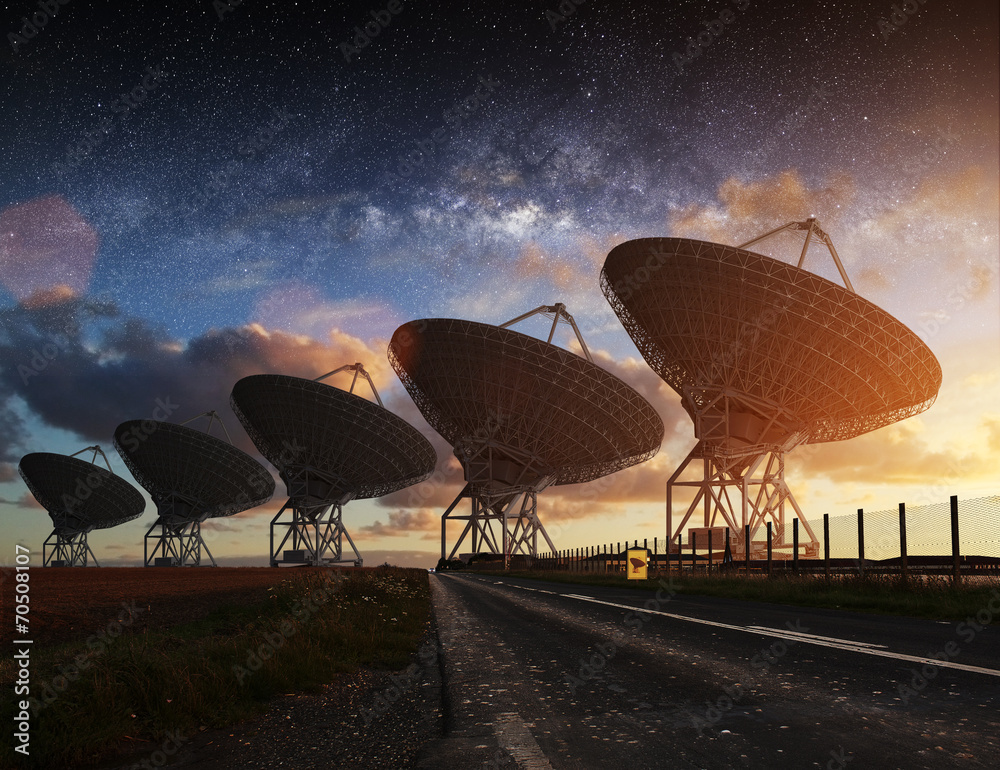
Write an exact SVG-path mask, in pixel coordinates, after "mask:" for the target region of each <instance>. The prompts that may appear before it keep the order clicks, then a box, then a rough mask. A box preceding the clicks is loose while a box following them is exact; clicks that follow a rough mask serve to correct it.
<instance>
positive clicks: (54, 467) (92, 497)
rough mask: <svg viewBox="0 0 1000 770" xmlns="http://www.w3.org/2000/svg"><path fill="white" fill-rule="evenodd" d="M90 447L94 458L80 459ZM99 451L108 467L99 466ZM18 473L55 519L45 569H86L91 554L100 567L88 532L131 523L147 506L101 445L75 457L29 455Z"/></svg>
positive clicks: (46, 547) (44, 554)
mask: <svg viewBox="0 0 1000 770" xmlns="http://www.w3.org/2000/svg"><path fill="white" fill-rule="evenodd" d="M87 451H93V455H92V457H91V460H90V462H87V461H85V460H80V459H77V455H78V454H82V453H83V452H87ZM97 455H100V456H101V457H103V458H104V464H105V465H106V466H107V468H108V469H107V470H104V468H101V467H100V466H99V465H97V462H96V461H97ZM17 472H18V473H20V474H21V478H22V479H24V483H25V484H27V485H28V489H29V490H31V494H32V495H34V497H35V499H36V500H37V501H38V502H39V503H40V504H41V506H42V507H43V508H45V510H47V511H48V512H49V516H50V517H51V519H52V526H53V529H52V533H51V534H50V535H49V536H48V537H47V538H46V539H45V543H44V544H43V546H42V566H43V567H86V566H87V557H88V555H89V556H90V558H92V559H93V560H94V564H95V565H97V566H100V565H99V564H98V563H97V557H95V556H94V552H93V551H92V550H90V546H89V545H88V544H87V533H89V532H90V531H92V530H95V529H108V528H110V527H117V526H118V525H119V524H124V523H125V522H126V521H131V520H132V519H135V518H137V517H138V516H140V515H141V514H142V511H143V509H144V508H145V507H146V501H145V500H144V499H143V497H142V495H141V494H139V491H138V490H137V489H136V488H135V487H133V486H132V485H131V484H129V483H128V482H127V481H125V479H123V478H121V477H120V476H116V475H115V474H114V473H113V472H112V470H111V465H110V464H109V463H108V458H107V456H106V455H105V454H104V452H103V451H101V448H100V447H99V446H89V447H86V448H85V449H81V450H80V451H79V452H75V453H73V454H71V455H59V454H51V453H49V452H34V453H32V454H26V455H25V456H24V457H22V458H21V462H20V463H18V466H17ZM50 548H51V549H52V550H51V553H50V552H49V549H50Z"/></svg>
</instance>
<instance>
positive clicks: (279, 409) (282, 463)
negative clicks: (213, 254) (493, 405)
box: [230, 363, 437, 566]
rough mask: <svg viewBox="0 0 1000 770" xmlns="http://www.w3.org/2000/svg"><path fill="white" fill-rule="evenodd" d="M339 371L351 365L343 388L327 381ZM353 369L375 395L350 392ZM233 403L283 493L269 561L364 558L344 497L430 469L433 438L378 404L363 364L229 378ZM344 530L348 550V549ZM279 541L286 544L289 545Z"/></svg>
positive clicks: (384, 488) (399, 484) (391, 487)
mask: <svg viewBox="0 0 1000 770" xmlns="http://www.w3.org/2000/svg"><path fill="white" fill-rule="evenodd" d="M341 372H353V377H352V379H351V386H350V389H349V390H347V391H345V390H341V389H340V388H336V387H332V386H330V385H326V384H324V383H323V380H325V379H327V378H329V377H331V376H333V375H335V374H338V373H341ZM359 377H360V378H362V379H364V380H365V381H367V383H368V385H369V386H370V387H371V390H372V393H373V395H374V397H375V401H376V402H377V403H373V402H371V401H368V400H367V399H365V398H362V397H361V396H360V395H358V394H356V393H355V392H354V388H355V386H356V385H357V384H358V378H359ZM230 404H231V406H232V408H233V411H234V412H235V413H236V416H237V417H238V418H239V420H240V422H241V423H242V424H243V427H244V428H245V429H246V431H247V434H248V435H249V436H250V438H251V439H252V440H253V442H254V444H255V445H256V447H257V448H258V449H259V450H260V452H261V454H263V455H264V456H265V457H266V458H267V459H268V461H269V462H270V463H271V464H272V465H274V466H275V467H276V468H277V469H278V471H279V473H280V475H281V478H282V480H283V481H284V482H285V486H286V488H287V491H288V501H287V502H286V503H285V504H284V505H283V506H282V508H281V510H279V511H278V513H277V514H276V515H275V517H274V519H273V520H272V521H271V545H270V551H271V557H270V558H271V565H272V566H277V565H278V564H279V563H285V564H312V565H314V566H319V565H320V564H340V563H345V562H353V563H354V564H355V565H357V566H361V565H362V564H363V563H364V562H363V559H362V557H361V554H360V553H359V551H358V549H357V547H356V546H355V545H354V541H353V540H352V539H351V536H350V533H349V532H348V531H347V529H346V527H345V526H344V523H343V506H344V505H345V504H346V503H347V502H348V501H349V500H352V499H363V498H370V497H381V496H382V495H386V494H389V493H390V492H395V491H397V490H400V489H403V488H405V487H408V486H411V485H412V484H416V483H418V482H420V481H423V480H424V479H426V478H427V477H428V476H430V475H431V473H432V472H433V471H434V465H435V463H436V460H437V457H436V455H435V453H434V448H433V447H432V446H431V444H430V442H429V441H428V440H427V439H426V438H424V436H423V435H422V434H421V433H420V431H418V430H417V429H416V428H414V427H413V426H412V425H410V424H409V423H408V422H406V421H405V420H403V419H402V418H401V417H398V416H397V415H395V414H393V413H392V412H390V411H389V410H388V409H386V408H385V407H384V405H383V404H382V398H381V396H379V394H378V390H377V389H376V387H375V383H374V382H373V381H372V379H371V376H370V375H369V374H368V372H367V371H365V368H364V366H363V365H362V364H361V363H355V364H347V365H344V366H341V367H339V368H337V369H334V370H333V371H331V372H327V373H326V374H324V375H322V376H320V377H318V378H316V379H315V380H306V379H301V378H298V377H290V376H287V375H281V374H258V375H251V376H250V377H244V378H243V379H242V380H240V381H239V382H237V383H236V385H235V386H234V387H233V392H232V396H231V398H230ZM283 516H284V517H285V518H282V517H283ZM289 517H290V518H289ZM276 532H277V533H279V538H278V543H277V545H275V539H276V538H275V533H276ZM343 538H346V539H347V542H348V543H349V545H350V547H351V549H352V550H353V552H354V558H353V559H351V558H345V556H344V552H343ZM285 545H290V546H291V547H290V548H289V549H287V550H285V548H284V547H285Z"/></svg>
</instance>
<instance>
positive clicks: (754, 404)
mask: <svg viewBox="0 0 1000 770" xmlns="http://www.w3.org/2000/svg"><path fill="white" fill-rule="evenodd" d="M781 232H792V233H797V234H800V235H804V238H805V243H804V245H803V247H802V251H801V253H800V255H799V259H798V263H797V265H791V264H789V263H786V262H783V261H780V260H777V259H773V258H771V257H767V256H764V255H762V254H757V253H755V252H752V251H748V250H747V249H748V248H749V247H750V246H753V245H754V244H757V243H759V242H760V241H762V240H764V239H766V238H770V237H772V236H774V235H777V234H778V233H781ZM817 242H819V243H822V244H824V245H825V246H826V247H827V249H828V250H829V253H830V256H831V257H832V259H833V262H834V263H835V265H836V267H837V270H838V272H839V274H840V276H841V278H842V280H843V282H844V285H843V286H839V285H837V284H835V283H833V282H832V281H828V280H827V279H825V278H822V277H820V276H818V275H815V274H813V273H810V272H808V271H806V270H805V269H803V264H804V261H805V258H806V253H807V251H808V249H809V247H810V246H811V245H814V244H815V243H817ZM601 288H602V290H603V292H604V294H605V297H606V298H607V299H608V302H609V303H610V304H611V306H612V307H613V308H614V310H615V313H616V314H617V315H618V317H619V319H620V320H621V321H622V324H623V325H624V326H625V329H626V330H627V331H628V333H629V335H630V336H631V337H632V339H633V341H634V342H635V344H636V346H637V347H638V349H639V351H640V352H641V353H642V355H643V358H645V359H646V361H647V363H649V365H650V367H651V368H652V369H653V370H654V371H655V372H657V374H659V375H660V376H661V377H662V378H663V379H664V380H665V381H666V382H667V383H668V384H669V385H670V386H671V387H672V388H673V389H674V390H675V391H676V392H677V393H678V394H679V395H680V396H681V403H682V405H683V407H684V409H685V410H686V411H687V412H688V414H689V415H690V417H691V419H692V421H693V423H694V433H695V438H696V439H697V444H696V445H695V446H694V448H693V449H691V451H690V452H689V453H688V455H687V457H686V458H685V459H684V461H683V462H682V463H681V464H680V466H679V467H678V468H677V470H676V471H675V472H674V473H673V475H671V477H670V479H669V480H668V481H667V484H666V498H667V500H666V505H667V508H666V513H667V537H668V539H669V541H670V542H671V543H673V542H674V541H675V539H677V538H679V537H680V536H681V535H682V533H683V530H684V527H685V526H686V525H687V524H688V522H689V520H691V519H692V517H693V516H694V515H695V514H696V512H697V511H698V510H699V509H700V510H701V511H702V518H703V526H704V528H706V529H714V528H716V527H717V528H718V529H721V528H722V527H728V528H729V529H730V531H731V533H730V534H731V538H732V539H731V543H732V546H733V547H732V551H733V553H734V555H737V554H739V555H742V556H747V545H746V544H745V543H744V540H745V532H746V528H747V527H749V531H750V545H749V550H750V553H749V558H759V557H761V556H762V555H763V553H764V551H763V549H764V544H763V542H762V540H761V537H760V535H759V532H760V531H761V530H762V528H763V527H764V526H765V525H766V524H767V523H768V522H770V523H772V525H773V526H774V528H775V530H776V532H775V535H774V547H775V548H776V549H778V552H779V554H778V555H779V557H783V558H788V557H790V556H791V550H792V548H793V542H792V538H791V533H790V531H789V529H788V528H787V527H786V520H785V514H786V509H790V510H792V511H794V513H795V515H796V517H797V518H798V520H799V522H800V523H801V525H802V526H803V529H804V533H803V534H804V537H803V538H801V542H800V548H804V550H805V555H806V556H807V557H809V556H816V555H817V554H818V550H819V540H818V538H817V537H816V535H815V533H814V531H813V529H812V527H811V526H810V524H809V521H808V519H807V518H806V517H805V516H804V515H803V512H802V510H801V509H800V507H799V505H798V503H797V502H796V500H795V497H794V495H793V494H792V492H791V490H790V489H789V487H788V484H787V483H786V482H785V455H786V454H787V453H788V452H790V451H792V450H793V449H795V448H796V447H798V446H800V445H802V444H816V443H821V442H827V441H839V440H844V439H848V438H852V437H854V436H857V435H860V434H863V433H866V432H868V431H872V430H875V429H877V428H880V427H883V426H885V425H889V424H891V423H894V422H897V421H899V420H903V419H906V418H907V417H910V416H912V415H915V414H918V413H920V412H922V411H924V410H925V409H927V408H928V407H930V405H931V404H932V403H933V402H934V400H935V398H936V396H937V391H938V388H939V387H940V384H941V367H940V365H939V364H938V362H937V360H936V359H935V358H934V355H933V353H931V351H930V350H929V348H927V346H926V345H925V344H924V343H923V342H922V341H921V340H920V339H919V338H918V337H917V335H916V334H914V333H913V332H912V331H911V330H909V329H908V328H907V327H906V326H904V325H903V324H902V323H900V322H899V321H898V320H896V319H895V318H893V317H892V316H891V315H889V314H888V313H886V312H885V311H884V310H882V309H881V308H879V307H878V306H876V305H874V304H873V303H871V302H869V301H868V300H866V299H864V298H862V297H860V296H859V295H857V294H856V293H855V292H854V288H853V286H852V285H851V282H850V279H849V278H848V276H847V273H846V271H845V269H844V266H843V264H842V263H841V261H840V257H839V256H838V254H837V251H836V249H835V248H834V246H833V242H832V240H831V239H830V236H829V235H827V234H826V233H825V232H824V231H823V230H822V229H821V228H820V227H819V224H818V223H817V222H816V220H815V219H814V218H810V219H807V220H805V221H803V222H790V223H788V224H786V225H783V226H782V227H779V228H776V229H774V230H771V231H769V232H767V233H764V234H763V235H761V236H759V237H758V238H754V239H753V240H751V241H748V242H746V243H744V244H742V245H741V246H737V247H733V246H725V245H722V244H717V243H709V242H705V241H697V240H690V239H683V238H644V239H639V240H634V241H628V242H626V243H623V244H621V245H619V246H616V247H615V248H614V249H612V251H611V252H610V253H609V254H608V257H607V260H606V261H605V264H604V269H603V270H602V273H601ZM681 489H686V490H693V491H694V497H693V500H692V501H691V503H690V504H689V505H688V506H687V509H686V510H685V511H684V512H683V514H682V515H681V518H680V521H679V522H678V523H677V525H676V526H674V525H673V504H674V495H675V493H676V492H678V491H680V490H681ZM694 531H697V530H694ZM717 534H718V535H721V534H722V533H721V532H717ZM755 535H756V537H755ZM720 541H721V538H719V539H718V540H716V541H715V543H716V545H720V544H721V543H720ZM755 541H756V543H755ZM700 542H702V543H703V544H704V542H705V541H704V540H701V541H700ZM672 547H674V546H672Z"/></svg>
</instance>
